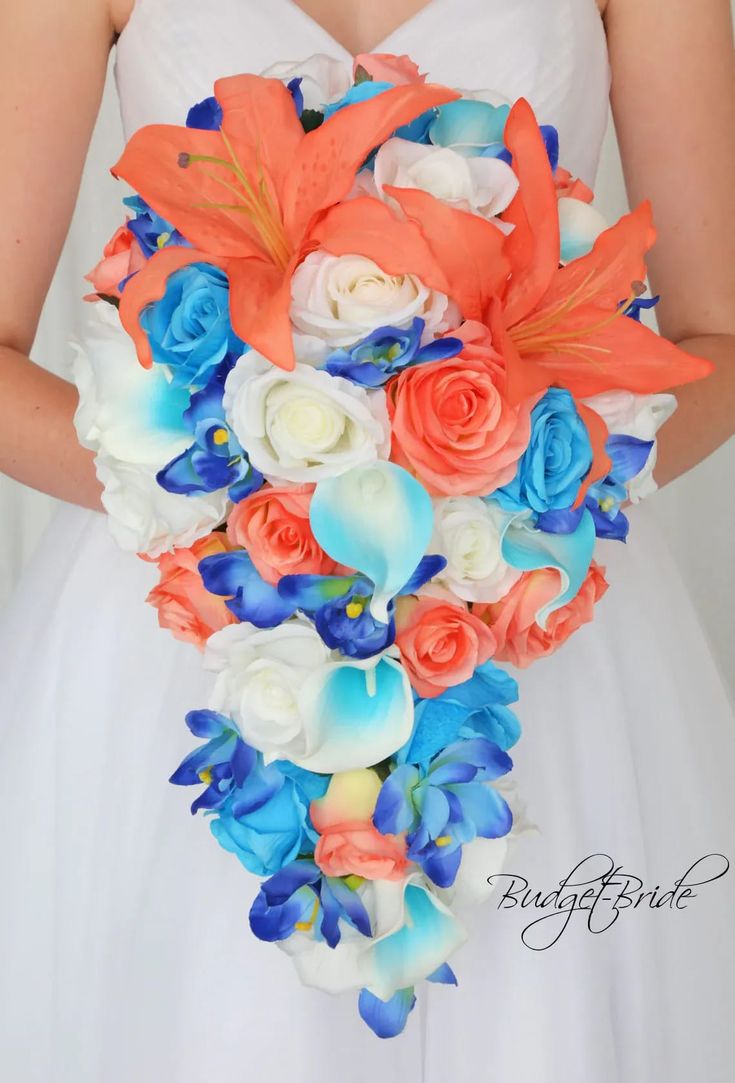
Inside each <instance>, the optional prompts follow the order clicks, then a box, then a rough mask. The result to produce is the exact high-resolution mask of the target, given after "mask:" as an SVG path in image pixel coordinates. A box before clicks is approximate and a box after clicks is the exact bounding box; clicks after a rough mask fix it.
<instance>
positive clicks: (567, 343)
mask: <svg viewBox="0 0 735 1083" xmlns="http://www.w3.org/2000/svg"><path fill="white" fill-rule="evenodd" d="M578 315H579V319H580V322H581V321H584V322H586V323H587V324H588V326H592V325H593V323H594V321H595V320H596V321H597V324H598V329H597V330H595V331H594V332H593V333H591V332H590V333H586V334H585V333H583V332H582V331H581V330H578V331H575V329H574V325H573V324H572V325H571V326H570V327H569V328H568V333H567V334H566V336H565V338H564V339H563V340H562V339H561V338H559V339H557V340H556V342H555V343H554V345H553V346H549V347H548V348H547V349H546V350H545V351H543V350H538V351H535V352H534V353H533V354H532V355H530V356H521V364H522V371H523V372H524V375H525V373H526V372H527V370H528V369H529V368H535V369H536V370H538V371H539V372H542V373H543V374H544V381H543V382H544V384H545V386H546V387H550V386H551V385H552V384H556V385H559V386H560V387H566V388H568V389H569V390H570V391H571V392H572V394H573V395H575V396H577V397H579V398H586V397H587V396H589V395H596V394H598V393H599V392H602V391H610V390H613V389H616V388H619V389H621V390H623V391H633V392H635V393H636V394H640V395H650V394H655V393H657V392H660V391H668V390H669V389H670V388H672V387H676V386H678V385H679V384H687V383H691V382H692V381H693V380H701V379H703V378H704V377H705V376H709V374H710V373H711V372H712V370H713V366H712V364H711V362H709V361H705V360H704V359H703V358H701V357H695V356H694V355H692V354H688V353H685V352H684V350H681V349H679V347H678V346H675V345H674V344H673V343H672V342H669V341H668V339H665V338H662V337H661V336H660V335H657V334H656V333H655V332H654V331H651V330H650V329H649V328H648V327H646V326H645V325H644V324H641V323H638V322H637V321H636V320H633V319H630V317H628V316H623V315H620V316H618V317H617V318H615V319H614V320H613V321H612V322H611V321H610V315H609V313H605V312H603V311H602V310H600V309H596V308H592V307H591V306H588V307H586V308H585V309H583V310H580V311H579V313H578ZM600 324H602V325H603V326H599V325H600ZM521 353H522V351H521ZM533 383H534V385H535V387H538V386H539V385H538V382H537V381H536V380H534V381H533Z"/></svg>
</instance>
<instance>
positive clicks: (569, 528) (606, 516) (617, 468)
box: [537, 434, 653, 541]
mask: <svg viewBox="0 0 735 1083" xmlns="http://www.w3.org/2000/svg"><path fill="white" fill-rule="evenodd" d="M652 448H653V441H652V440H639V439H638V438H637V437H635V436H625V435H623V434H620V435H613V436H610V437H608V440H607V442H606V444H605V450H606V452H607V454H608V456H609V458H610V461H611V467H610V471H609V473H608V474H607V476H606V477H605V478H603V479H602V480H601V481H598V482H596V483H595V484H594V485H591V486H590V488H589V489H588V490H587V494H586V496H585V500H584V503H583V504H582V505H581V506H580V507H579V508H564V509H561V510H558V511H549V512H545V513H544V514H543V515H539V517H538V520H537V526H538V527H539V529H540V530H544V531H546V532H548V533H552V534H571V533H572V532H573V531H574V530H576V528H577V526H578V525H579V522H580V520H581V517H582V515H583V513H584V511H585V509H587V511H589V513H590V514H591V516H592V519H593V521H594V524H595V534H596V535H597V537H598V538H606V539H608V540H611V541H625V540H626V538H627V537H628V530H629V528H630V524H629V522H628V517H627V516H626V515H625V514H624V513H623V512H622V511H621V510H620V506H621V504H623V503H625V501H626V500H627V499H628V489H627V482H629V481H631V479H632V478H634V477H636V476H637V475H638V474H640V472H641V470H643V468H644V466H645V465H646V463H647V461H648V457H649V455H650V454H651V450H652Z"/></svg>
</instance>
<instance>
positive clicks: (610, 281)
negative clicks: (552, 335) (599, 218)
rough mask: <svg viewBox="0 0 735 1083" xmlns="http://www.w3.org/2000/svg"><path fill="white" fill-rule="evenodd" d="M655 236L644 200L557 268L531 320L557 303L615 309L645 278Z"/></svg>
mask: <svg viewBox="0 0 735 1083" xmlns="http://www.w3.org/2000/svg"><path fill="white" fill-rule="evenodd" d="M655 239H656V231H655V229H654V228H653V221H652V217H651V205H650V203H648V202H645V203H641V204H640V206H638V207H636V209H635V210H634V211H632V212H631V213H630V214H626V215H624V217H623V218H621V219H620V221H619V222H617V223H616V224H615V225H614V226H611V227H610V229H606V230H605V231H604V232H603V233H601V234H600V236H599V237H598V238H597V241H596V242H595V244H594V247H593V248H592V251H591V252H589V253H588V255H586V256H582V257H580V258H579V259H575V260H572V261H571V262H570V263H568V264H567V265H566V267H562V268H561V269H560V270H559V271H557V273H556V274H555V275H554V278H553V280H552V282H551V285H550V288H549V289H548V290H547V292H546V294H545V295H544V297H543V299H542V301H541V303H540V304H539V306H538V308H537V310H536V312H534V314H533V316H532V317H531V320H532V321H533V320H536V318H537V317H538V316H543V315H544V314H545V313H547V312H549V311H551V310H552V309H554V308H555V307H558V306H564V307H567V306H568V311H574V308H575V307H576V306H577V305H584V304H588V303H589V304H594V305H596V306H598V307H600V308H607V309H608V310H609V311H610V312H614V311H615V310H616V309H617V307H618V305H619V304H620V302H621V301H624V300H626V299H627V298H628V297H630V296H631V294H632V285H633V283H637V282H641V281H642V280H643V279H645V277H646V262H645V254H646V252H647V251H648V250H649V248H651V246H652V245H653V243H654V241H655ZM570 302H571V304H570ZM510 326H512V325H510Z"/></svg>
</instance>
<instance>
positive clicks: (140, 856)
mask: <svg viewBox="0 0 735 1083" xmlns="http://www.w3.org/2000/svg"><path fill="white" fill-rule="evenodd" d="M380 49H381V50H382V51H393V52H410V53H411V54H412V55H413V56H414V57H415V59H416V60H417V61H418V62H419V63H420V65H421V67H422V68H423V69H425V70H428V71H429V72H430V73H431V76H432V77H433V78H435V79H436V80H437V81H440V82H445V83H449V84H452V85H456V86H460V87H468V88H469V87H472V88H478V87H485V88H490V89H497V90H498V91H500V92H501V93H502V94H504V95H505V96H507V97H511V98H512V97H515V96H518V95H520V94H525V95H526V96H527V97H529V99H530V100H531V102H532V104H533V105H534V106H535V108H536V110H537V112H538V115H539V117H540V119H541V120H542V121H543V122H553V123H555V124H557V125H558V127H559V129H560V133H561V142H562V147H563V148H564V155H563V157H564V162H565V164H566V165H567V166H568V167H569V168H570V169H572V170H573V171H575V172H576V173H578V174H580V175H581V176H582V177H583V178H584V179H585V180H586V181H588V182H592V181H593V180H594V174H595V169H596V164H597V157H598V152H599V147H600V142H601V139H602V135H603V130H604V126H605V117H606V98H607V90H608V67H607V58H606V52H605V41H604V34H603V30H602V26H601V23H600V20H599V17H598V14H597V9H596V6H595V3H594V0H512V2H509V0H433V2H430V3H429V5H428V6H427V7H426V8H425V9H424V10H423V11H422V12H421V13H420V14H419V15H417V16H416V17H415V18H413V19H411V20H409V22H408V23H406V24H405V25H404V26H403V27H401V28H400V29H399V30H397V31H396V32H395V33H393V34H391V35H390V36H389V37H388V38H387V39H386V40H385V41H384V42H382V43H381V44H380ZM315 52H324V53H331V54H332V55H334V56H337V57H339V58H341V59H343V60H348V59H349V57H348V55H347V54H346V52H345V50H343V49H340V48H339V47H338V45H337V44H336V43H335V42H334V41H333V40H331V39H330V37H329V35H327V34H326V33H325V32H324V31H323V30H321V29H320V28H319V27H318V26H317V25H316V24H315V23H314V22H313V21H312V20H310V19H309V18H308V17H306V16H305V15H304V14H303V13H302V12H301V11H300V10H299V9H298V8H297V7H296V6H295V5H294V4H293V3H291V2H290V0H269V2H268V3H255V2H254V0H252V2H248V0H214V2H213V3H211V4H203V3H200V2H199V0H138V4H137V5H136V9H135V11H134V13H133V16H132V19H131V21H130V24H129V26H128V28H127V29H126V31H125V33H124V35H123V37H122V39H121V41H120V42H119V45H118V56H117V80H118V86H119V90H120V96H121V106H122V113H123V119H124V123H125V128H126V131H127V133H128V134H129V133H131V132H132V131H133V130H134V129H135V128H137V127H138V126H140V125H141V124H145V123H149V122H153V121H165V122H179V123H180V122H181V121H182V119H183V117H184V114H185V111H186V108H187V106H188V104H189V103H190V102H192V101H194V100H196V99H198V98H201V97H204V96H205V95H207V94H208V93H210V92H211V83H212V81H213V80H214V79H215V78H216V77H217V76H220V75H224V74H229V73H234V72H238V71H245V70H250V71H255V72H257V71H260V70H261V69H263V68H265V67H267V66H269V65H271V64H273V63H275V62H276V61H279V60H289V59H300V58H302V57H305V56H308V55H309V54H311V53H315ZM100 240H102V238H101V239H100ZM80 288H81V287H80ZM631 518H632V522H633V527H632V532H631V541H630V543H629V544H628V546H627V550H624V549H623V547H622V546H619V547H615V546H614V545H610V546H609V548H610V553H609V560H608V569H609V578H610V580H611V583H612V589H611V590H610V592H609V593H608V595H607V596H606V598H605V599H604V600H603V602H602V603H601V604H600V606H599V611H598V617H597V621H596V623H595V624H594V625H592V626H588V627H587V628H585V629H583V630H582V631H581V632H580V633H579V634H578V636H577V637H576V639H575V640H573V641H572V642H570V643H569V644H568V645H567V647H566V648H565V649H564V650H563V651H562V652H561V653H560V654H559V655H557V656H555V657H553V658H551V659H547V660H545V661H542V662H540V663H538V664H537V666H536V667H535V668H534V669H532V670H530V671H528V672H524V673H523V674H522V675H521V678H520V679H521V691H522V697H521V705H520V715H521V719H522V721H523V724H524V736H523V738H522V740H521V743H520V745H519V746H518V747H517V749H516V751H515V757H514V758H515V760H516V778H517V781H518V784H519V786H520V787H521V789H522V791H523V793H524V795H525V797H526V799H527V801H528V812H529V815H530V817H531V819H532V820H533V821H535V823H536V824H538V825H539V829H540V830H539V831H538V832H536V833H531V834H528V835H526V836H524V837H523V838H522V840H521V842H520V843H519V845H518V847H517V849H516V851H515V853H514V854H513V856H512V859H511V869H512V871H514V872H517V873H518V874H520V875H523V876H525V877H527V878H528V879H529V880H530V881H531V883H532V884H533V885H534V886H537V887H539V888H543V889H545V890H551V888H553V887H554V886H555V884H556V883H557V882H558V880H559V879H560V878H561V877H563V876H564V875H565V874H566V873H567V872H569V871H570V870H571V868H572V867H573V866H574V865H575V864H576V863H577V862H578V861H579V860H580V859H582V858H584V857H585V856H586V855H587V854H591V853H593V852H597V851H606V852H607V853H609V854H611V855H613V856H614V857H615V858H616V860H617V861H619V862H620V863H624V864H625V866H626V868H628V869H630V870H631V871H632V872H635V873H637V874H638V875H639V876H641V877H643V878H645V879H646V880H647V883H648V885H649V886H650V887H653V886H655V884H657V883H668V882H669V881H671V880H673V879H674V878H675V877H676V876H678V875H680V874H681V873H682V872H683V871H684V870H685V868H686V867H687V866H688V865H689V864H690V863H691V862H692V861H694V860H695V859H696V858H697V857H699V856H701V855H702V854H705V853H708V852H711V851H717V850H719V851H721V852H723V853H726V854H727V853H729V854H730V855H732V854H733V853H735V846H733V841H734V839H733V830H734V828H733V825H734V824H735V787H733V785H732V780H731V775H732V765H733V763H734V762H735V738H734V736H733V734H734V732H735V730H734V727H733V717H732V713H731V711H730V708H729V706H728V704H727V701H726V698H725V695H724V692H723V690H722V688H721V686H720V683H719V680H718V677H717V676H716V672H715V669H714V666H713V664H712V662H711V659H710V656H709V652H708V649H707V645H706V643H705V642H704V640H703V637H702V634H701V632H700V630H699V628H698V626H697V623H696V618H695V616H694V613H693V610H692V608H691V606H690V604H689V602H688V600H687V596H686V591H685V588H684V586H683V585H682V584H681V583H680V582H679V580H678V579H677V574H676V572H675V570H674V567H673V564H672V562H671V561H670V559H669V557H668V555H667V550H666V543H665V539H663V538H661V537H660V536H658V535H657V534H655V533H654V532H653V529H652V528H651V526H650V525H649V524H648V522H647V520H646V513H645V509H641V508H636V509H634V511H633V512H632V514H631ZM706 528H707V525H706V524H703V529H706ZM712 574H718V570H717V569H713V570H712ZM153 579H154V570H153V569H152V568H151V567H150V566H149V565H146V564H144V563H143V562H142V561H136V560H135V558H134V557H132V556H131V555H130V554H129V553H122V552H120V551H119V550H118V549H117V548H116V546H115V544H114V542H113V541H112V539H111V538H110V536H109V533H108V530H107V526H106V524H105V522H104V520H103V519H102V518H101V517H99V516H97V515H95V514H93V513H87V512H83V511H80V510H78V509H74V508H71V507H69V508H65V509H64V510H62V511H61V512H60V514H59V515H58V516H57V518H56V519H55V520H54V522H53V523H52V525H51V527H50V529H49V530H48V532H47V534H46V536H45V539H44V542H43V543H42V545H41V547H40V549H39V551H38V553H37V555H36V557H35V560H34V561H33V563H32V564H31V566H30V568H29V569H28V571H27V573H26V575H25V577H24V579H23V581H22V583H21V585H20V587H19V589H18V591H17V593H16V595H15V597H14V600H13V601H12V603H11V605H10V607H9V608H8V609H7V611H6V612H5V613H4V614H3V615H2V619H1V621H0V667H1V669H2V673H3V680H2V686H1V687H0V764H1V765H2V799H3V808H2V815H1V816H0V878H1V881H2V887H1V889H0V1060H1V1062H2V1075H3V1078H5V1079H8V1080H12V1081H13V1083H160V1081H161V1080H171V1081H173V1083H200V1081H201V1080H207V1081H209V1080H216V1079H221V1078H227V1079H229V1080H233V1081H237V1083H240V1081H242V1083H245V1081H246V1080H247V1081H248V1083H251V1081H252V1083H261V1080H269V1081H273V1083H317V1081H318V1083H336V1081H337V1080H339V1081H342V1080H349V1081H350V1083H372V1081H373V1080H380V1081H381V1083H474V1081H476V1080H504V1081H512V1083H589V1080H592V1079H594V1080H595V1081H596V1083H622V1081H624V1083H650V1080H652V1079H662V1080H667V1081H669V1083H684V1081H685V1080H689V1079H691V1078H696V1079H701V1080H703V1081H707V1083H725V1080H729V1079H730V1078H731V1063H732V1059H731V1058H732V1053H733V1048H732V1022H731V1021H732V1012H733V978H732V975H733V974H734V973H735V957H734V956H735V953H734V951H733V934H732V929H731V925H732V913H733V903H734V902H735V899H734V898H733V887H732V882H731V880H730V881H728V879H727V878H725V880H723V881H720V882H719V883H718V884H716V885H714V886H713V887H711V888H710V889H709V890H705V891H703V893H702V895H701V897H700V898H698V899H697V900H696V901H695V903H694V904H693V905H692V906H691V907H690V908H689V909H688V910H686V911H683V912H678V913H670V912H669V911H666V912H656V913H650V912H640V911H639V912H637V913H635V914H624V915H623V916H622V917H621V919H620V921H619V922H618V923H617V925H616V926H615V927H614V928H613V929H611V930H610V931H609V932H607V933H605V934H603V935H600V936H592V935H590V934H589V933H588V932H587V931H586V930H585V929H583V928H582V927H581V924H580V926H579V927H573V928H571V929H570V930H569V931H568V932H567V933H566V934H565V935H564V937H563V938H562V940H561V941H560V943H559V944H558V945H557V946H556V947H554V948H552V949H550V950H548V951H545V952H540V953H537V952H532V951H530V950H528V949H527V948H526V947H524V946H522V944H521V942H520V939H519V933H520V930H521V928H522V926H523V925H524V924H526V923H527V921H528V920H530V917H529V914H528V912H524V913H523V914H519V913H518V912H517V911H501V912H497V911H496V910H495V908H494V905H493V903H492V902H491V903H490V904H489V906H488V907H487V908H485V909H484V910H482V909H481V910H478V911H477V913H476V914H475V915H474V918H473V924H472V929H471V933H472V935H471V937H470V940H469V942H468V943H467V944H466V945H465V946H464V947H463V948H462V949H460V951H459V952H458V953H457V955H456V956H455V958H454V959H453V960H452V964H453V966H454V968H455V970H456V972H457V974H458V976H459V980H460V988H459V990H452V989H448V988H445V987H441V986H431V987H429V988H428V989H424V990H422V995H421V1001H420V1005H419V1007H418V1008H417V1009H416V1011H415V1012H414V1015H413V1017H412V1018H411V1020H410V1021H409V1025H408V1027H407V1030H406V1033H405V1034H404V1035H403V1037H401V1038H400V1039H398V1040H396V1041H392V1042H381V1041H379V1040H378V1039H377V1038H375V1037H374V1036H373V1035H372V1034H371V1033H370V1032H369V1031H368V1030H367V1028H366V1027H365V1026H364V1025H363V1024H362V1023H361V1021H360V1020H359V1018H358V1017H357V1014H356V1010H355V1002H354V997H352V996H351V995H347V996H344V997H336V998H334V999H331V998H326V997H325V996H324V995H323V994H321V993H318V992H316V991H314V990H311V989H306V988H304V987H302V986H301V985H300V984H299V982H298V980H297V977H296V975H295V973H294V972H293V969H292V966H291V963H290V961H289V960H288V958H287V957H286V956H285V955H284V954H282V953H281V952H278V951H275V950H274V949H273V948H272V947H271V946H269V945H266V944H262V943H260V942H258V941H257V940H255V939H254V938H253V937H252V936H251V934H250V932H249V930H248V927H247V912H248V908H249V906H250V901H251V899H252V897H253V895H254V892H255V890H256V880H255V878H254V877H251V876H250V875H249V874H248V873H246V872H245V871H244V870H243V869H242V868H241V867H240V866H239V864H238V863H237V862H236V861H235V860H234V859H233V858H232V857H231V856H230V855H228V854H226V853H224V852H223V851H221V850H220V849H219V848H218V847H217V845H216V843H215V842H214V841H213V840H212V839H211V837H210V836H209V832H208V831H207V828H206V825H205V823H203V822H202V821H201V819H191V818H190V817H189V816H188V813H187V798H188V797H189V795H188V793H187V792H183V791H181V790H177V789H174V788H173V787H171V786H169V785H168V784H167V782H166V778H167V776H168V774H169V773H170V772H171V770H172V769H173V768H174V766H175V765H176V764H177V763H178V761H179V759H180V758H181V757H182V756H183V755H184V754H185V752H187V751H188V749H189V748H190V745H191V739H190V736H189V734H188V733H187V731H186V730H185V728H184V726H183V721H182V720H183V715H184V713H185V711H186V710H187V709H189V708H192V707H197V706H203V705H204V704H205V703H206V700H207V677H206V675H205V673H204V671H203V669H202V667H201V664H200V660H199V658H198V657H197V656H196V654H195V652H194V649H193V648H191V647H189V646H187V645H182V644H178V643H176V642H175V641H173V640H172V639H171V638H170V637H169V636H168V634H166V633H163V632H160V631H159V630H158V628H157V626H156V617H155V614H154V612H153V611H152V610H150V609H147V608H146V606H145V605H144V604H143V599H144V597H145V594H146V592H147V590H148V588H149V587H150V585H151V584H152V581H153ZM490 871H492V868H489V869H488V872H490Z"/></svg>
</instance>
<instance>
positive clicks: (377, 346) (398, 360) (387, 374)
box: [324, 316, 464, 388]
mask: <svg viewBox="0 0 735 1083" xmlns="http://www.w3.org/2000/svg"><path fill="white" fill-rule="evenodd" d="M425 326H426V324H425V322H424V320H422V319H421V317H420V316H416V317H415V319H414V320H413V322H412V323H411V326H410V327H408V328H401V327H393V326H389V327H378V328H376V329H375V331H371V332H370V334H369V335H366V336H365V338H364V339H361V340H360V341H359V342H356V343H355V345H354V346H351V347H349V348H348V349H339V350H334V351H333V352H332V353H330V354H329V355H328V356H327V360H326V362H325V365H324V367H325V369H326V370H327V372H328V373H329V375H330V376H343V377H344V378H345V379H347V380H352V382H353V383H356V384H359V385H360V386H362V387H371V388H375V387H383V386H384V385H385V384H386V383H387V382H388V380H389V379H390V378H391V376H396V375H397V374H398V373H399V372H401V371H402V370H403V369H405V368H408V366H409V365H420V364H423V363H425V362H426V361H444V360H446V358H448V357H455V356H456V355H457V354H458V353H459V352H460V350H461V349H462V347H463V345H464V343H463V342H462V340H461V339H459V338H452V337H451V336H449V335H442V336H441V337H440V338H434V339H431V340H430V341H429V342H424V328H425Z"/></svg>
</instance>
